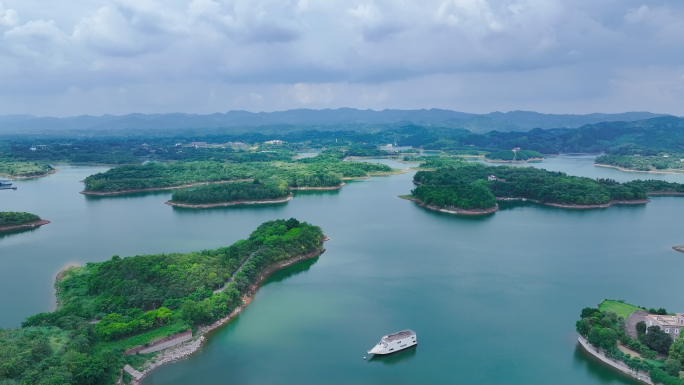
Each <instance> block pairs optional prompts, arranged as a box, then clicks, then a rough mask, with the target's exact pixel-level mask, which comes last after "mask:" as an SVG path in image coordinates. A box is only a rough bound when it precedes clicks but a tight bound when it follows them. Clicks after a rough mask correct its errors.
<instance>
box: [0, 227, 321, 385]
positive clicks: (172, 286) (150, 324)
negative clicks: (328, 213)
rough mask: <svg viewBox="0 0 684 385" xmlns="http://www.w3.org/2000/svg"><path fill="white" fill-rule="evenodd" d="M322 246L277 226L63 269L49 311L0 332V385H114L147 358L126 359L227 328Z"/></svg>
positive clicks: (309, 235) (300, 230)
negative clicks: (266, 287) (185, 248)
mask: <svg viewBox="0 0 684 385" xmlns="http://www.w3.org/2000/svg"><path fill="white" fill-rule="evenodd" d="M324 239H325V237H324V235H323V232H322V231H321V229H320V228H319V227H316V226H313V225H310V224H307V223H305V222H299V221H297V220H296V219H289V220H276V221H271V222H266V223H264V224H262V225H261V226H259V227H258V228H257V229H256V230H255V231H254V232H253V233H252V234H251V235H250V236H249V238H248V239H244V240H240V241H237V242H235V243H234V244H233V245H231V246H229V247H223V248H219V249H216V250H203V251H200V252H193V253H174V254H155V255H138V256H135V257H128V258H120V257H118V256H114V257H112V258H111V259H110V260H109V261H106V262H100V263H88V264H87V265H86V266H84V267H74V268H69V269H68V270H66V271H63V272H62V273H61V274H60V277H59V279H58V282H57V283H56V287H57V297H58V303H59V308H58V309H57V310H56V311H54V312H51V313H40V314H37V315H35V316H32V317H29V318H27V320H26V321H25V322H24V323H23V324H22V327H21V328H19V329H8V330H2V329H0V382H1V383H3V384H5V383H6V384H41V385H42V384H60V385H62V384H74V385H100V384H101V385H104V384H113V383H115V382H116V380H117V378H118V377H119V373H120V370H121V368H122V367H123V366H124V365H125V364H131V365H133V366H134V367H138V368H140V366H141V365H142V364H143V363H144V361H145V360H146V359H148V358H150V357H151V356H150V355H146V354H140V355H130V356H125V355H123V352H124V350H125V349H128V348H131V347H134V346H138V345H144V344H146V343H149V342H150V341H152V340H155V339H158V338H161V337H165V336H168V335H171V334H174V333H177V332H179V331H183V330H187V329H190V328H191V329H192V330H194V331H195V332H197V331H198V330H199V327H200V326H201V325H207V324H211V323H213V322H215V321H217V320H219V319H222V320H225V319H226V317H227V315H229V314H231V312H232V311H233V310H234V309H236V308H237V307H239V306H241V305H242V303H243V297H245V296H247V295H251V294H252V293H253V292H254V290H256V287H257V285H258V284H259V283H260V282H261V281H262V280H263V279H264V278H265V277H266V275H268V274H269V273H270V272H272V271H274V270H276V269H278V268H281V267H283V266H286V265H289V264H292V263H295V262H297V261H300V260H303V259H306V258H311V257H315V256H317V255H320V254H321V253H322V252H323V251H324V249H323V248H322V245H323V242H324ZM93 319H97V320H99V322H97V323H93V322H91V320H93Z"/></svg>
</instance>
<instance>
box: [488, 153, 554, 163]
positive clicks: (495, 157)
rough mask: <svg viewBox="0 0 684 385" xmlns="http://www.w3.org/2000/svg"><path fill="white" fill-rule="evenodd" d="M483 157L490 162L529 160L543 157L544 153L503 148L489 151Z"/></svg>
mask: <svg viewBox="0 0 684 385" xmlns="http://www.w3.org/2000/svg"><path fill="white" fill-rule="evenodd" d="M485 159H486V160H488V161H491V162H529V161H534V160H542V159H544V155H542V154H541V153H539V152H537V151H531V150H503V151H496V152H490V153H489V154H486V155H485Z"/></svg>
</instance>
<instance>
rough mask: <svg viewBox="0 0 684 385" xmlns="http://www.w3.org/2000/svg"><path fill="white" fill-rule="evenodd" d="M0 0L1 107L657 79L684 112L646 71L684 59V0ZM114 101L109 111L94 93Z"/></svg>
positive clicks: (582, 89) (566, 88) (542, 98)
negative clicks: (60, 0)
mask: <svg viewBox="0 0 684 385" xmlns="http://www.w3.org/2000/svg"><path fill="white" fill-rule="evenodd" d="M0 1H3V2H4V4H11V7H10V6H7V7H4V6H3V4H2V3H0V84H3V87H0V106H3V107H2V108H4V109H3V110H0V113H14V112H34V113H41V112H40V111H41V109H47V108H48V107H45V106H48V105H50V103H49V101H50V100H51V99H50V98H53V99H54V100H60V101H64V100H67V101H68V100H70V98H71V99H73V100H80V99H79V98H81V97H82V96H80V95H91V96H93V95H97V96H96V97H94V96H93V97H92V98H91V99H90V100H89V99H88V98H86V97H85V96H83V98H84V99H83V100H82V101H81V102H79V103H78V106H77V105H76V104H77V103H74V105H73V106H71V107H69V106H68V105H67V106H66V107H65V106H62V110H63V111H64V112H63V113H66V114H69V113H71V112H69V111H77V110H78V113H87V112H88V111H89V110H88V108H90V106H92V111H101V112H115V111H114V110H116V111H117V112H126V111H134V110H149V109H159V110H168V109H172V110H181V111H188V112H195V111H203V112H212V111H210V110H208V109H210V108H216V109H220V110H226V109H231V108H245V109H266V110H272V109H278V108H285V107H287V108H293V107H298V106H310V107H340V106H344V105H356V106H358V107H361V108H365V107H364V103H365V104H367V105H368V106H373V107H376V108H384V107H388V106H395V107H397V106H401V108H409V107H411V106H415V107H431V106H442V107H446V105H451V103H452V102H453V101H459V103H463V99H462V98H466V96H465V95H464V94H461V92H465V93H470V94H471V96H472V97H471V100H477V103H479V104H478V105H473V104H472V103H466V104H461V105H463V106H466V105H467V106H469V108H471V109H476V108H479V107H478V106H481V108H482V109H484V110H499V109H505V108H504V107H503V106H518V107H517V108H520V107H521V106H522V105H526V106H528V107H529V108H531V109H539V108H534V104H533V102H529V105H528V104H526V103H528V101H535V100H536V102H538V103H539V105H540V106H541V105H550V104H549V98H551V97H552V96H553V95H558V98H561V99H562V98H566V99H567V101H568V104H566V105H567V106H570V105H571V103H576V105H578V106H579V105H582V103H581V102H580V101H579V100H580V99H581V97H580V96H578V95H584V96H586V97H587V98H594V99H595V100H598V99H597V98H599V99H600V98H601V95H603V96H604V97H611V98H616V95H615V94H612V93H611V92H612V91H611V90H613V89H615V87H617V86H616V85H617V84H620V89H623V90H625V89H630V90H632V89H637V88H643V89H648V90H650V91H648V95H656V93H655V91H653V90H656V89H660V90H662V92H661V93H659V94H657V95H659V98H660V100H661V101H662V100H666V99H667V98H670V100H671V101H672V103H669V102H663V103H664V104H662V105H672V106H676V105H680V106H683V107H678V108H676V107H672V111H670V112H673V113H679V114H684V110H683V109H684V103H683V101H682V100H681V99H678V98H681V97H682V95H681V94H680V93H678V92H677V91H676V90H674V89H670V88H668V86H667V82H666V81H664V80H662V81H661V80H658V81H655V80H649V81H647V80H644V79H643V77H642V76H641V75H639V74H640V70H642V69H648V68H660V69H661V70H663V71H666V72H667V73H670V71H673V70H674V69H675V68H679V67H678V66H679V65H680V63H682V62H684V49H683V48H684V22H682V20H684V5H681V4H680V2H675V1H674V0H669V1H665V0H659V1H657V2H650V3H648V5H644V4H643V3H640V2H638V0H624V1H623V0H620V1H617V0H612V1H605V2H596V1H592V0H424V1H420V2H418V1H410V0H354V1H343V0H325V1H324V0H286V1H282V0H164V1H162V0H88V1H83V0H73V1H72V2H69V5H64V6H63V7H53V6H50V5H43V6H41V4H43V3H42V2H41V1H39V0H21V1H18V0H0ZM64 4H66V3H64ZM43 9H46V10H43ZM41 10H43V11H41ZM473 74H478V75H473ZM501 74H506V75H505V76H503V77H502V75H501ZM550 74H553V76H557V77H559V78H561V79H570V81H563V82H557V81H556V79H555V78H554V77H553V76H552V75H550ZM507 78H510V79H525V81H526V82H530V84H524V83H520V82H518V81H517V80H516V81H513V80H512V81H511V82H507V81H506V79H507ZM676 78H677V76H675V77H674V78H671V79H676ZM434 79H450V80H449V81H448V82H447V83H445V84H440V83H439V82H435V81H434ZM471 79H472V80H471ZM475 79H476V80H477V85H476V84H475V83H474V82H475ZM616 79H619V81H617V80H616ZM537 82H538V83H540V84H537ZM506 84H515V85H516V86H519V87H521V88H523V89H524V90H525V92H524V94H525V95H526V96H525V97H524V100H525V101H521V100H520V98H519V96H516V93H515V92H512V91H511V89H509V88H507V87H508V86H506ZM629 84H634V86H633V87H631V86H629ZM646 84H648V87H647V86H646ZM209 85H211V86H209ZM545 85H548V87H547V86H545ZM550 85H553V87H551V86H550ZM446 86H448V87H450V90H449V92H445V91H444V90H442V87H446ZM70 87H76V88H75V89H79V90H81V91H80V93H69V92H68V90H69V89H70ZM182 87H186V89H185V90H183V89H182ZM402 87H403V88H402ZM630 87H631V88H630ZM120 88H123V89H126V90H128V92H127V93H126V94H125V95H122V94H120V93H119V92H118V90H119V89H120ZM158 90H165V91H163V92H161V91H158ZM456 90H459V91H458V93H457V92H456ZM528 90H531V93H528V92H527V91H528ZM183 91H185V92H183ZM157 93H159V94H163V95H164V96H160V95H156V94H157ZM480 94H482V95H486V96H488V97H485V96H482V97H481V98H480V97H479V96H477V95H480ZM107 95H109V96H107ZM184 95H186V96H184ZM208 95H210V96H211V97H210V96H208ZM256 95H258V97H256ZM535 95H538V96H537V97H536V99H535ZM476 96H477V97H476ZM31 98H36V99H40V100H43V101H44V103H42V104H41V103H34V102H31ZM107 98H111V99H112V101H116V102H112V103H104V102H103V103H102V106H107V105H109V106H110V108H112V111H106V110H102V108H105V107H98V106H99V105H100V104H98V103H99V102H96V100H104V101H106V100H107ZM506 98H509V99H506ZM635 98H637V99H639V96H635ZM640 100H642V102H643V103H644V105H648V103H649V100H648V99H647V97H646V96H643V97H641V99H640ZM165 103H167V104H165ZM201 103H205V104H201ZM630 103H631V104H629V105H630V106H631V105H634V103H633V101H630ZM451 108H456V109H459V106H458V105H453V106H452V107H451ZM540 108H541V107H540ZM568 108H570V107H568ZM634 108H636V109H645V108H638V105H637V106H635V107H634ZM461 109H462V108H461ZM599 109H600V108H599ZM625 109H627V107H625ZM677 109H679V111H676V110H677Z"/></svg>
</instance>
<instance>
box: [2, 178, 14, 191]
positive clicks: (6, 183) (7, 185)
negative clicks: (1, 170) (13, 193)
mask: <svg viewBox="0 0 684 385" xmlns="http://www.w3.org/2000/svg"><path fill="white" fill-rule="evenodd" d="M16 189H17V188H16V187H14V186H12V181H11V180H9V179H0V190H16Z"/></svg>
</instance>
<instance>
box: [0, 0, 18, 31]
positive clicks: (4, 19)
mask: <svg viewBox="0 0 684 385" xmlns="http://www.w3.org/2000/svg"><path fill="white" fill-rule="evenodd" d="M17 24H19V15H17V11H15V10H14V9H5V7H4V6H3V5H2V3H1V2H0V27H13V26H15V25H17Z"/></svg>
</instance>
